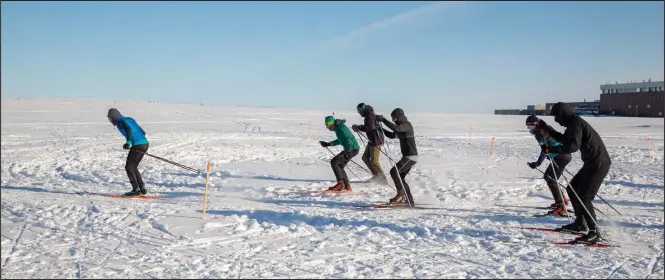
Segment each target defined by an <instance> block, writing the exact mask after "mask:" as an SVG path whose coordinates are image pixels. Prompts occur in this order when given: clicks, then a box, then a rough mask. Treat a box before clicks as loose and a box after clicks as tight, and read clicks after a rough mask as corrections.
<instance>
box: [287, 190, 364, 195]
mask: <svg viewBox="0 0 665 280" xmlns="http://www.w3.org/2000/svg"><path fill="white" fill-rule="evenodd" d="M296 193H299V194H319V193H321V194H349V193H353V192H348V191H331V190H315V191H302V192H296Z"/></svg>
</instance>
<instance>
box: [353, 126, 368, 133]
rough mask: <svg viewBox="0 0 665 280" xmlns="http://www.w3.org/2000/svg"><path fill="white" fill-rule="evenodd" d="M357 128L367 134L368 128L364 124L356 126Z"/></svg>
mask: <svg viewBox="0 0 665 280" xmlns="http://www.w3.org/2000/svg"><path fill="white" fill-rule="evenodd" d="M355 126H356V128H357V129H358V130H359V131H362V132H367V128H365V125H364V124H356V125H355Z"/></svg>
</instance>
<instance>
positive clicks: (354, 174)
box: [326, 147, 369, 188]
mask: <svg viewBox="0 0 665 280" xmlns="http://www.w3.org/2000/svg"><path fill="white" fill-rule="evenodd" d="M326 149H327V150H328V152H330V153H331V154H332V155H333V156H335V153H333V151H331V150H330V148H328V147H326ZM351 162H353V163H356V162H355V161H351ZM356 165H358V166H359V167H360V168H363V167H362V166H360V165H359V164H357V163H356ZM363 170H365V171H367V170H366V169H364V168H363ZM349 171H351V174H353V176H356V178H358V180H360V182H361V183H363V184H365V186H366V187H367V188H369V185H368V184H367V183H365V181H363V179H361V178H360V176H358V174H356V173H355V172H353V170H351V168H349Z"/></svg>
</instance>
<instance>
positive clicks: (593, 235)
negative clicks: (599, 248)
mask: <svg viewBox="0 0 665 280" xmlns="http://www.w3.org/2000/svg"><path fill="white" fill-rule="evenodd" d="M604 240H605V239H603V236H602V235H600V232H598V231H596V230H590V231H589V233H587V234H585V235H582V236H580V237H578V238H575V243H581V244H596V243H601V242H603V241H604Z"/></svg>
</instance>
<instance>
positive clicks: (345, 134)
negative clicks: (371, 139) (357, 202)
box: [319, 116, 360, 192]
mask: <svg viewBox="0 0 665 280" xmlns="http://www.w3.org/2000/svg"><path fill="white" fill-rule="evenodd" d="M345 123H346V120H344V119H339V120H336V119H335V117H333V116H327V117H326V118H325V125H326V127H327V128H328V130H330V131H335V135H336V136H337V139H335V140H333V141H330V142H325V141H319V144H321V146H322V147H328V146H336V145H340V144H341V145H342V147H343V148H344V150H342V152H340V153H339V154H337V155H336V156H335V157H333V158H332V160H330V166H331V167H332V170H333V173H335V178H336V179H337V183H336V184H335V185H334V186H332V187H330V188H329V189H328V190H331V191H344V190H345V191H348V192H350V191H351V190H352V189H351V184H350V183H349V177H348V176H347V175H346V171H344V168H345V167H346V164H347V163H349V161H351V158H353V157H355V156H356V155H358V152H359V151H360V145H358V141H357V140H356V137H355V136H353V132H351V130H349V128H348V127H347V126H346V125H345Z"/></svg>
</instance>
